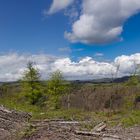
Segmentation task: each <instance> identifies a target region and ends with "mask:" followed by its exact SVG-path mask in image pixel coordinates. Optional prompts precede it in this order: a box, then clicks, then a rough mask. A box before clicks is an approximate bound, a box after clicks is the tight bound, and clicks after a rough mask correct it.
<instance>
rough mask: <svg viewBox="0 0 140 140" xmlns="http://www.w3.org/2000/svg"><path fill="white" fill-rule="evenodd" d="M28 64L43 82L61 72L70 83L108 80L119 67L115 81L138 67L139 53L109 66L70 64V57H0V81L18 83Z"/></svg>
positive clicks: (89, 60) (85, 61) (89, 62)
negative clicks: (35, 68) (74, 81)
mask: <svg viewBox="0 0 140 140" xmlns="http://www.w3.org/2000/svg"><path fill="white" fill-rule="evenodd" d="M29 61H33V62H35V63H36V67H37V68H38V69H39V70H40V72H41V76H42V79H48V78H49V75H50V73H52V72H54V71H56V70H60V71H62V72H63V74H64V77H65V78H66V79H69V80H87V79H96V78H97V79H100V78H106V77H111V76H112V74H113V73H115V72H116V69H117V66H118V64H119V66H120V67H119V72H118V77H121V76H126V75H130V74H132V73H133V72H134V69H135V66H136V65H140V53H136V54H133V55H130V56H127V55H122V56H118V57H116V58H115V59H114V61H112V62H99V61H96V60H94V58H91V57H85V58H82V59H81V60H79V61H72V60H71V59H70V58H69V57H64V58H62V57H61V58H58V57H55V56H50V55H46V54H37V55H26V54H22V55H20V54H17V53H10V54H5V55H0V81H16V80H19V79H20V78H21V77H22V75H23V72H24V71H25V69H26V64H27V63H28V62H29Z"/></svg>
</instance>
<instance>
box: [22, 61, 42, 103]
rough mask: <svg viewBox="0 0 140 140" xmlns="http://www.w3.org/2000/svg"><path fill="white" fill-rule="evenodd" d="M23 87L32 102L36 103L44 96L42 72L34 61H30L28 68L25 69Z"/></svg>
mask: <svg viewBox="0 0 140 140" xmlns="http://www.w3.org/2000/svg"><path fill="white" fill-rule="evenodd" d="M21 81H22V87H23V91H24V93H25V96H26V97H27V99H29V102H30V103H31V104H33V105H34V104H36V103H38V102H39V100H40V99H41V97H42V95H43V94H42V91H41V83H40V73H39V71H38V69H36V68H35V67H34V63H33V62H28V64H27V70H25V72H24V75H23V78H22V80H21Z"/></svg>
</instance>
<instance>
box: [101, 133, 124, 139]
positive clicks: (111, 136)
mask: <svg viewBox="0 0 140 140" xmlns="http://www.w3.org/2000/svg"><path fill="white" fill-rule="evenodd" d="M103 138H110V139H112V140H120V139H121V138H120V137H119V136H117V135H110V134H103Z"/></svg>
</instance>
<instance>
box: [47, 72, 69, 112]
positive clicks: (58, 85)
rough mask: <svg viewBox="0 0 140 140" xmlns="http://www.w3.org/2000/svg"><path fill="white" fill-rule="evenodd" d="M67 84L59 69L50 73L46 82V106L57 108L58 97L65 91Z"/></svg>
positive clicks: (58, 103) (58, 104)
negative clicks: (47, 97)
mask: <svg viewBox="0 0 140 140" xmlns="http://www.w3.org/2000/svg"><path fill="white" fill-rule="evenodd" d="M67 88H68V86H67V84H66V82H65V80H64V78H63V75H62V73H61V72H60V71H56V72H54V73H52V75H51V78H50V80H49V81H48V82H47V94H48V96H49V101H48V102H47V104H48V108H49V109H51V110H53V109H59V108H60V99H61V97H62V95H63V94H65V93H66V90H67Z"/></svg>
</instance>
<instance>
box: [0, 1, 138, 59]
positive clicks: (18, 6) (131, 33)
mask: <svg viewBox="0 0 140 140" xmlns="http://www.w3.org/2000/svg"><path fill="white" fill-rule="evenodd" d="M51 2H52V1H51V0H12V1H11V0H1V1H0V19H1V22H0V48H1V53H6V52H11V51H13V52H19V53H31V54H32V53H33V54H36V53H42V52H43V53H47V54H52V55H57V56H61V55H64V56H65V55H68V56H69V57H71V58H72V59H73V58H74V59H77V58H79V57H85V56H91V57H94V56H95V54H96V53H103V54H104V58H106V59H114V58H115V57H116V56H119V55H122V54H125V55H130V54H133V53H137V52H139V51H140V48H139V45H140V28H139V25H140V14H136V15H134V16H132V17H130V18H129V19H128V20H126V21H125V24H124V26H123V33H122V37H123V41H121V42H120V41H114V42H110V43H107V44H105V45H95V44H90V45H88V44H83V43H71V42H70V41H68V40H67V39H65V38H64V31H66V30H69V29H70V27H71V26H70V23H69V22H70V21H69V18H68V17H66V16H64V13H63V11H60V12H58V13H55V14H53V15H47V16H44V15H43V10H44V9H45V10H49V7H50V5H51ZM64 47H70V48H71V51H70V52H66V51H59V48H64ZM77 49H79V50H77ZM76 50H77V51H76Z"/></svg>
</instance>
